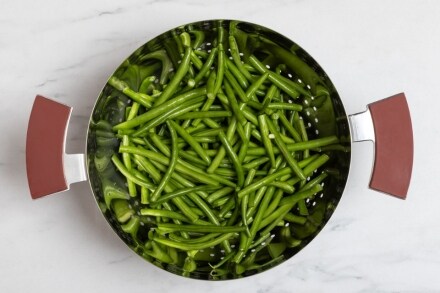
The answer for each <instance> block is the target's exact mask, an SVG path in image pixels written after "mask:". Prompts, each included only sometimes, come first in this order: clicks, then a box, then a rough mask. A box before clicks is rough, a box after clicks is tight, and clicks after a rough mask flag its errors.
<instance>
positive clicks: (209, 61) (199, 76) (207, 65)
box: [194, 48, 218, 85]
mask: <svg viewBox="0 0 440 293" xmlns="http://www.w3.org/2000/svg"><path fill="white" fill-rule="evenodd" d="M217 51H218V50H217V48H213V49H212V51H211V53H209V56H208V57H207V59H206V61H205V63H204V64H203V66H202V68H201V69H200V71H199V73H197V75H196V77H195V78H194V82H195V85H198V84H199V82H200V81H201V80H202V78H203V77H204V76H205V75H206V73H208V71H209V70H210V68H211V66H212V64H213V63H214V60H215V57H216V55H217ZM197 52H199V51H195V53H197Z"/></svg>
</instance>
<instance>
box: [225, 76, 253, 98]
mask: <svg viewBox="0 0 440 293" xmlns="http://www.w3.org/2000/svg"><path fill="white" fill-rule="evenodd" d="M225 77H226V79H227V81H228V82H229V83H230V84H231V87H232V88H233V89H234V91H235V93H236V94H237V95H238V97H239V98H240V100H241V101H242V102H243V103H246V102H247V100H248V98H247V97H246V93H245V92H244V91H243V89H242V88H241V86H240V85H239V84H238V82H237V80H236V79H235V77H234V76H233V75H232V73H231V72H229V71H226V72H225Z"/></svg>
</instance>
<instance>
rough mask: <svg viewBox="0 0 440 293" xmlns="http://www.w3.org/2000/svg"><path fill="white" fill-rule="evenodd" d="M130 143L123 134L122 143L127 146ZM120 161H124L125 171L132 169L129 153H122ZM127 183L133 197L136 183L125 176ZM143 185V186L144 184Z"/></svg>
mask: <svg viewBox="0 0 440 293" xmlns="http://www.w3.org/2000/svg"><path fill="white" fill-rule="evenodd" d="M129 144H130V141H129V139H128V136H127V135H124V136H123V137H122V145H125V146H128V145H129ZM122 161H123V162H124V165H125V168H127V171H129V172H130V171H132V167H131V159H130V154H122ZM127 185H128V194H130V196H131V197H135V196H136V195H137V190H136V185H135V184H134V182H133V181H132V180H130V179H128V178H127ZM144 187H145V186H144Z"/></svg>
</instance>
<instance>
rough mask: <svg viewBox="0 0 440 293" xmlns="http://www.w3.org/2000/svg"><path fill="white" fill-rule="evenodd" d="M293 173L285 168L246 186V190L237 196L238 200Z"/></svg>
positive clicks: (242, 190)
mask: <svg viewBox="0 0 440 293" xmlns="http://www.w3.org/2000/svg"><path fill="white" fill-rule="evenodd" d="M291 172H292V170H291V168H289V167H286V168H283V169H281V170H279V171H277V172H275V173H273V174H270V175H267V176H266V177H264V178H262V179H260V180H258V181H256V182H254V183H252V184H250V185H248V186H246V187H245V188H243V189H241V190H240V191H239V192H238V193H237V196H238V198H242V197H243V196H245V195H246V194H249V193H250V192H252V191H255V190H257V189H259V188H261V187H263V186H265V185H268V184H269V183H271V182H273V181H275V180H276V179H277V178H278V177H281V176H284V175H287V174H290V173H291Z"/></svg>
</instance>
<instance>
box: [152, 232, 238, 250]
mask: <svg viewBox="0 0 440 293" xmlns="http://www.w3.org/2000/svg"><path fill="white" fill-rule="evenodd" d="M201 227H205V226H201ZM240 228H241V227H240ZM234 234H235V233H226V234H222V235H220V236H219V237H217V238H214V239H212V240H210V241H206V242H203V243H182V242H176V241H172V240H168V239H165V238H159V237H154V238H153V241H155V242H158V243H161V244H163V245H166V246H169V247H174V248H178V249H181V250H185V251H191V250H200V249H205V248H208V247H212V246H215V245H217V244H220V243H222V242H223V241H225V240H228V239H231V238H233V237H234Z"/></svg>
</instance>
